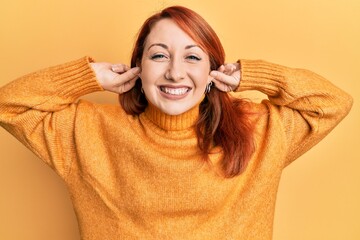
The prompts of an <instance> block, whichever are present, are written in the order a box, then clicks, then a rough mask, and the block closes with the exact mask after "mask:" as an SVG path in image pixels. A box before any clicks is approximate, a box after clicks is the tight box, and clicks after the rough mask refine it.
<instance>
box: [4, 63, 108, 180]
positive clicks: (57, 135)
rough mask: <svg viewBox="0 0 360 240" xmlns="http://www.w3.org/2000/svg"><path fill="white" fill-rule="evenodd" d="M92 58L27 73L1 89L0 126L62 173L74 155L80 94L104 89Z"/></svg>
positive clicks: (63, 174) (64, 172) (65, 172)
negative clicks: (97, 77)
mask: <svg viewBox="0 0 360 240" xmlns="http://www.w3.org/2000/svg"><path fill="white" fill-rule="evenodd" d="M90 61H91V59H90V58H88V57H84V58H82V59H79V60H76V61H72V62H69V63H65V64H62V65H58V66H54V67H50V68H47V69H44V70H40V71H38V72H35V73H31V74H28V75H25V76H23V77H21V78H19V79H17V80H15V81H13V82H10V83H9V84H7V85H5V86H3V87H1V88H0V125H1V126H2V127H4V128H5V129H6V130H7V131H8V132H10V133H11V134H12V135H14V136H15V137H16V138H17V139H18V140H19V141H21V142H22V143H23V144H24V145H25V146H26V147H28V148H29V149H30V150H31V151H32V152H34V153H35V154H36V155H37V156H38V157H40V158H41V159H42V160H44V161H45V162H46V163H47V164H49V165H50V166H51V167H52V168H53V169H55V170H56V171H57V172H58V173H59V174H60V175H61V176H65V175H66V174H67V172H68V170H69V166H70V164H71V160H72V159H73V158H74V154H75V151H74V149H75V145H74V123H75V118H76V110H77V104H76V103H75V101H76V100H77V98H78V97H80V96H82V95H85V94H88V93H91V92H95V91H100V90H102V88H101V86H100V85H99V84H98V82H97V81H96V78H95V74H94V73H93V71H92V69H91V67H90V64H89V62H90Z"/></svg>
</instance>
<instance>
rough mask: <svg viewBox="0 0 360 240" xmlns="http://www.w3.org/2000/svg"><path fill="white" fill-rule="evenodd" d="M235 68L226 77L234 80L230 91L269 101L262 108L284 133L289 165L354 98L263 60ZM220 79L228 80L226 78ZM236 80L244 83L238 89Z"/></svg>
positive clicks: (305, 74) (314, 76) (304, 73)
mask: <svg viewBox="0 0 360 240" xmlns="http://www.w3.org/2000/svg"><path fill="white" fill-rule="evenodd" d="M235 66H237V67H236V69H235V70H234V71H230V73H228V74H227V75H228V77H230V76H232V78H229V81H231V82H230V83H231V84H229V85H230V87H229V88H231V89H235V91H245V90H257V91H260V92H262V93H264V94H266V95H267V96H268V99H269V100H264V101H263V102H262V104H264V105H266V106H267V108H268V111H269V113H270V114H271V115H274V116H278V119H277V120H276V122H279V124H281V126H282V127H283V129H285V137H286V139H285V141H286V142H287V159H286V162H285V164H286V165H287V164H289V163H290V162H292V161H293V160H294V159H296V158H298V157H299V156H300V155H302V154H303V153H304V152H306V151H307V150H309V149H310V148H311V147H312V146H314V145H315V144H316V143H318V142H319V141H320V140H321V139H323V138H324V137H325V136H326V135H327V134H328V133H329V132H330V131H331V130H332V129H333V128H334V127H335V126H336V125H337V124H338V123H339V122H340V121H341V120H342V119H343V118H344V117H345V116H346V115H347V114H348V112H349V111H350V109H351V106H352V98H351V97H350V96H349V95H348V94H347V93H345V92H344V91H342V90H341V89H339V88H337V87H336V86H334V85H333V84H332V83H330V82H329V81H327V80H326V79H324V78H323V77H321V76H319V75H317V74H315V73H313V72H311V71H308V70H304V69H295V68H288V67H284V66H281V65H277V64H272V63H269V62H265V61H261V60H241V61H240V64H239V65H235ZM239 68H241V69H239ZM217 75H218V78H219V79H220V78H221V77H222V79H223V80H224V79H226V76H225V74H220V73H217ZM229 75H230V76H229ZM240 75H241V77H240ZM234 76H235V77H234ZM236 76H239V79H241V80H240V84H239V82H238V83H237V84H238V85H237V87H236V88H235V87H234V86H236V84H234V81H235V80H234V79H237V78H236ZM222 83H224V81H222ZM222 89H224V87H223V88H222ZM272 123H274V122H269V124H272ZM269 127H270V126H269Z"/></svg>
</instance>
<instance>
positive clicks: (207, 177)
mask: <svg viewBox="0 0 360 240" xmlns="http://www.w3.org/2000/svg"><path fill="white" fill-rule="evenodd" d="M89 61H90V60H89V58H82V59H79V60H76V61H73V62H70V63H66V64H62V65H59V66H55V67H51V68H48V69H45V70H42V71H38V72H36V73H32V74H29V75H26V76H24V77H21V78H19V79H18V80H15V81H13V82H11V83H9V84H7V85H6V86H4V87H2V88H1V89H0V124H1V126H2V127H4V128H5V129H7V130H8V131H9V132H10V133H11V134H13V135H14V136H15V137H16V138H18V139H19V140H20V141H21V142H22V143H23V144H25V145H26V146H27V147H28V148H29V149H31V150H32V151H33V152H34V153H35V154H36V155H37V156H39V157H40V158H41V159H42V160H43V161H45V162H46V163H47V164H48V165H50V166H51V167H52V168H53V169H54V170H55V171H56V172H57V173H58V174H59V175H60V176H61V178H63V179H64V181H65V182H66V184H67V186H68V190H69V192H70V195H71V198H72V201H73V205H74V208H75V212H76V216H77V219H78V223H79V228H80V233H81V236H82V239H85V240H90V239H96V240H99V239H104V240H106V239H141V240H144V239H146V240H148V239H157V240H159V239H161V240H163V239H164V240H166V239H179V240H186V239H200V240H211V239H214V240H223V239H229V240H230V239H234V240H235V239H236V240H237V239H241V240H245V239H249V240H256V239H261V240H264V239H271V238H272V228H273V217H274V206H275V199H276V193H277V188H278V184H279V180H280V176H281V172H282V170H283V169H284V167H285V166H286V165H287V164H289V163H290V162H291V161H293V160H294V159H296V158H297V157H299V156H300V155H301V154H303V153H304V152H305V151H307V150H308V149H309V148H311V147H312V146H313V145H315V144H316V143H317V142H319V141H320V140H321V139H322V138H323V137H324V136H325V135H326V134H328V133H329V132H330V131H331V130H332V129H333V128H334V127H335V126H336V125H337V124H338V123H339V122H340V121H341V119H342V118H344V117H345V116H346V114H347V113H348V112H349V110H350V108H351V105H352V98H351V97H350V96H349V95H347V94H346V93H344V92H343V91H342V90H340V89H338V88H337V87H335V86H334V85H332V84H331V83H330V82H328V81H327V80H325V79H323V78H322V77H320V76H318V75H316V74H314V73H312V72H310V71H307V70H301V69H293V68H287V67H283V66H280V65H276V64H271V63H268V62H265V61H260V60H256V61H250V60H242V61H241V68H242V69H241V73H242V75H241V84H240V86H239V89H237V91H243V90H258V91H261V92H263V93H265V94H267V95H268V98H269V100H264V101H263V102H262V103H260V104H256V103H253V109H254V110H255V111H258V112H260V113H261V114H258V115H256V117H254V122H255V123H256V133H255V143H256V152H255V154H254V155H253V157H252V159H251V160H250V163H249V165H248V167H247V169H246V171H245V172H244V173H243V174H241V175H240V176H238V177H234V178H224V177H222V176H221V174H219V170H218V169H217V167H216V166H217V164H216V163H218V162H219V160H220V159H221V151H219V149H214V151H213V153H212V154H210V160H211V161H212V162H213V163H214V165H213V166H210V165H209V164H204V162H203V161H202V160H201V157H200V156H199V150H198V148H197V139H196V135H195V131H194V129H193V124H194V121H196V119H197V117H198V107H195V108H194V109H191V110H190V111H189V112H187V113H184V114H183V115H180V116H166V115H164V114H163V113H161V112H159V111H158V110H157V109H155V108H153V107H149V108H148V109H147V110H146V111H145V112H144V113H143V114H141V115H140V116H129V115H126V114H125V112H124V111H123V110H122V108H121V107H119V106H113V105H100V104H94V103H89V102H86V101H83V100H80V101H79V102H77V99H78V98H79V97H81V96H82V95H84V94H88V93H91V92H95V91H101V90H102V88H101V87H100V86H99V84H98V82H97V81H96V79H95V75H94V73H93V72H92V70H91V68H90V66H89Z"/></svg>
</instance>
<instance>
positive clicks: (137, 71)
mask: <svg viewBox="0 0 360 240" xmlns="http://www.w3.org/2000/svg"><path fill="white" fill-rule="evenodd" d="M131 71H132V73H133V74H138V73H139V72H140V68H139V67H134V68H133V69H131Z"/></svg>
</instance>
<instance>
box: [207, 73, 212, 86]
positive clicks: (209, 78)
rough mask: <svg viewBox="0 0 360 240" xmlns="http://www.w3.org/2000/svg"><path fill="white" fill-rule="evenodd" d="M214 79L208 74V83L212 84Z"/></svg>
mask: <svg viewBox="0 0 360 240" xmlns="http://www.w3.org/2000/svg"><path fill="white" fill-rule="evenodd" d="M213 80H214V78H213V77H212V76H210V75H208V79H207V81H206V85H208V84H210V83H211V82H212V81H213Z"/></svg>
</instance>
